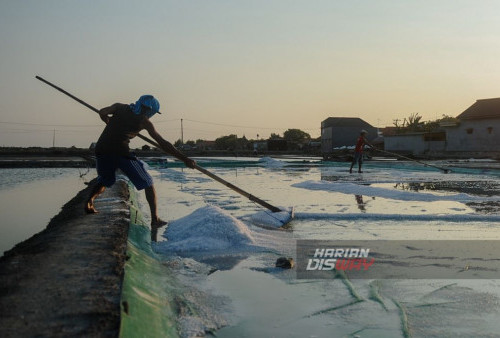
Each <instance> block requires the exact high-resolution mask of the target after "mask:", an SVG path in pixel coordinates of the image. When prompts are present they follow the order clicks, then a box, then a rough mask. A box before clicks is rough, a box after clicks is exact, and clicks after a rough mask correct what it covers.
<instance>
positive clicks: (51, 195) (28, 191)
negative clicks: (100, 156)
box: [0, 168, 95, 254]
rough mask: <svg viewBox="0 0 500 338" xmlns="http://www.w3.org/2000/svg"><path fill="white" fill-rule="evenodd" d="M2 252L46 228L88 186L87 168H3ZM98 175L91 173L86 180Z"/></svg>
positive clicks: (0, 180) (0, 193) (0, 191)
mask: <svg viewBox="0 0 500 338" xmlns="http://www.w3.org/2000/svg"><path fill="white" fill-rule="evenodd" d="M0 172H1V175H0V215H2V216H1V217H2V222H1V223H0V233H1V234H2V236H1V237H0V253H1V254H3V252H4V251H6V250H9V249H11V248H12V247H13V246H14V245H15V244H17V243H19V242H21V241H23V240H25V239H28V238H29V237H31V236H32V235H34V234H36V233H38V232H40V231H42V230H43V229H45V228H46V227H47V225H48V223H49V221H50V219H51V218H52V217H54V216H55V215H57V214H58V213H59V211H60V209H61V207H62V206H63V205H64V204H65V203H66V202H68V201H69V200H70V199H71V198H73V197H74V196H75V195H76V193H77V192H78V191H80V190H81V189H83V188H85V185H84V183H83V182H84V179H82V178H81V177H80V175H81V174H83V173H85V172H86V169H73V168H43V169H42V168H36V169H33V168H16V169H0ZM93 177H95V174H94V173H92V172H89V173H88V174H87V175H86V176H85V180H90V179H91V178H93Z"/></svg>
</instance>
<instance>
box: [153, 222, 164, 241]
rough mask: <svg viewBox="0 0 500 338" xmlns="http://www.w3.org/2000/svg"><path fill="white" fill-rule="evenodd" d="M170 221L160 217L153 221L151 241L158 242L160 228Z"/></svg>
mask: <svg viewBox="0 0 500 338" xmlns="http://www.w3.org/2000/svg"><path fill="white" fill-rule="evenodd" d="M167 224H168V222H167V221H164V220H162V219H160V218H157V219H156V220H154V221H151V242H156V237H157V235H158V229H159V228H161V227H164V226H165V225H167Z"/></svg>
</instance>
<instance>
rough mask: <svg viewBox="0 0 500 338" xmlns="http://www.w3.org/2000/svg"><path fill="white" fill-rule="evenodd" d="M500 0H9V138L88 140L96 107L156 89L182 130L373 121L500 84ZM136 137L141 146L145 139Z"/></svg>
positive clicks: (493, 93)
mask: <svg viewBox="0 0 500 338" xmlns="http://www.w3.org/2000/svg"><path fill="white" fill-rule="evenodd" d="M498 10H500V2H498V1H481V2H478V1H470V0H468V1H464V0H458V1H451V0H446V1H405V2H402V1H397V0H381V1H349V2H338V1H326V0H325V1H314V2H302V1H248V2H247V1H245V2H242V1H213V2H208V1H189V2H188V1H182V2H179V1H160V0H157V1H147V2H134V1H117V0H112V1H106V2H102V3H101V2H98V3H88V2H80V1H74V0H70V1H53V0H47V1H35V0H26V1H2V2H0V28H1V29H0V42H1V45H2V49H1V51H0V55H1V57H0V75H1V78H2V81H1V84H0V86H1V90H0V146H42V147H48V146H52V138H53V133H54V130H56V146H68V147H70V146H73V145H75V146H77V147H88V146H89V145H90V143H91V142H94V141H95V140H96V139H97V138H98V136H99V134H100V132H101V130H102V128H103V126H102V123H101V121H100V120H99V119H98V117H97V115H96V114H95V113H93V112H92V111H90V110H89V109H87V108H85V107H84V106H82V105H80V104H79V103H77V102H75V101H73V100H71V99H70V98H68V97H66V96H65V95H63V94H61V93H59V92H57V91H55V90H54V89H52V88H50V87H49V86H47V85H45V84H43V83H42V82H40V81H38V80H36V79H35V76H36V75H39V76H42V77H44V78H46V79H47V80H49V81H51V82H54V83H55V84H56V85H59V86H61V87H62V88H63V89H65V90H67V91H69V92H71V93H72V94H74V95H76V96H77V97H79V98H81V99H83V100H84V101H86V102H88V103H89V104H91V105H93V106H95V107H96V108H102V107H105V106H108V105H110V104H113V103H115V102H122V103H131V102H133V101H135V100H136V99H137V98H138V97H139V96H140V95H142V94H145V93H148V94H153V95H155V96H156V97H157V98H158V99H159V101H160V104H161V111H162V113H163V114H162V115H159V116H155V117H154V118H153V119H152V121H153V123H154V124H155V126H156V127H157V129H158V131H159V132H160V133H161V134H162V135H164V137H165V138H166V139H167V140H169V141H171V142H175V141H176V140H177V139H179V138H180V137H181V125H180V120H181V119H183V126H184V140H196V139H206V140H214V139H215V138H217V137H219V136H224V135H229V134H236V135H238V136H239V137H241V136H243V135H245V136H246V137H247V138H249V139H255V138H257V135H259V137H260V138H267V137H269V135H270V134H271V133H279V134H280V135H283V132H284V131H285V130H287V129H290V128H297V129H301V130H304V131H306V132H308V133H309V134H311V136H312V137H318V136H319V134H320V124H321V121H323V120H324V119H326V118H328V117H330V116H337V117H359V118H362V119H363V120H365V121H367V122H369V123H370V124H372V125H374V126H376V127H385V126H391V125H392V124H393V120H394V119H396V118H399V119H403V118H405V117H408V116H409V115H410V114H412V113H419V114H420V115H421V116H422V117H423V120H434V119H436V118H439V117H441V116H442V115H443V114H446V115H451V116H457V115H458V114H460V113H461V112H463V111H464V110H465V109H467V108H468V107H469V106H470V105H472V104H473V103H474V102H475V101H476V100H478V99H484V98H492V97H499V96H500V92H499V91H497V90H496V87H497V85H496V83H497V80H498V75H499V74H500V63H498V61H497V59H498V56H500V43H499V42H500V41H499V40H500V37H499V36H498V34H497V33H498V32H499V31H500V22H499V21H498V19H497V15H496V13H497V12H498ZM143 143H144V142H142V141H136V142H134V143H133V144H132V146H133V147H136V146H139V145H141V144H143Z"/></svg>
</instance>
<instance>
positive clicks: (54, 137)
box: [52, 129, 56, 148]
mask: <svg viewBox="0 0 500 338" xmlns="http://www.w3.org/2000/svg"><path fill="white" fill-rule="evenodd" d="M55 147H56V130H55V129H54V133H53V134H52V148H55Z"/></svg>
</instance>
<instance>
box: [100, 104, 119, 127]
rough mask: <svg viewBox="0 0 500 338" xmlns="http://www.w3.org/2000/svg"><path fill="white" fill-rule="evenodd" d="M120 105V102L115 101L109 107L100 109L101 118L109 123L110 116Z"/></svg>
mask: <svg viewBox="0 0 500 338" xmlns="http://www.w3.org/2000/svg"><path fill="white" fill-rule="evenodd" d="M119 105H120V104H119V103H115V104H113V105H111V106H109V107H106V108H102V109H101V110H99V117H100V118H101V120H103V121H104V123H106V124H108V123H109V117H110V116H112V115H113V114H114V113H115V112H116V109H117V108H118V106H119Z"/></svg>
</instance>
